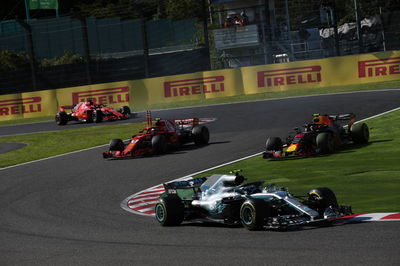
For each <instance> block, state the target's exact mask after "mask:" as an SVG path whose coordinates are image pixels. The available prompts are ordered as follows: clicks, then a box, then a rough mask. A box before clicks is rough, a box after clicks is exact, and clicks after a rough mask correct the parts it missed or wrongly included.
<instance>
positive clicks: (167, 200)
mask: <svg viewBox="0 0 400 266" xmlns="http://www.w3.org/2000/svg"><path fill="white" fill-rule="evenodd" d="M154 212H155V218H156V220H157V222H159V223H160V224H161V225H162V226H177V225H180V224H181V223H182V222H183V218H184V205H183V202H182V200H181V199H180V198H179V197H178V196H174V195H168V196H167V197H164V198H160V199H159V200H158V201H157V203H156V205H155V207H154Z"/></svg>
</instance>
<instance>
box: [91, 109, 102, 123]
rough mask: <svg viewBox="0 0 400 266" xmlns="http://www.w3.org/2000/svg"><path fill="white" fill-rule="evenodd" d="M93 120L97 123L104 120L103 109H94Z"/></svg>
mask: <svg viewBox="0 0 400 266" xmlns="http://www.w3.org/2000/svg"><path fill="white" fill-rule="evenodd" d="M92 120H93V122H95V123H100V122H102V121H103V112H102V111H101V110H94V111H93V113H92Z"/></svg>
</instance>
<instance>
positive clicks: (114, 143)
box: [110, 139, 125, 151]
mask: <svg viewBox="0 0 400 266" xmlns="http://www.w3.org/2000/svg"><path fill="white" fill-rule="evenodd" d="M124 148H125V146H124V142H123V141H122V139H112V140H111V141H110V151H123V150H124Z"/></svg>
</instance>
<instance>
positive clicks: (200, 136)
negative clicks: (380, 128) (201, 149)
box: [192, 126, 210, 145]
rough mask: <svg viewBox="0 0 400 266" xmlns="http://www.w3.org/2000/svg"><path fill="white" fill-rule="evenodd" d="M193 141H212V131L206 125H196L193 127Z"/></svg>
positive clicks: (197, 143) (201, 142)
mask: <svg viewBox="0 0 400 266" xmlns="http://www.w3.org/2000/svg"><path fill="white" fill-rule="evenodd" d="M192 135H193V141H194V143H195V144H196V145H206V144H208V142H209V141H210V132H209V131H208V128H207V127H206V126H196V127H194V128H193V129H192Z"/></svg>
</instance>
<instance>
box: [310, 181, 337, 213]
mask: <svg viewBox="0 0 400 266" xmlns="http://www.w3.org/2000/svg"><path fill="white" fill-rule="evenodd" d="M308 200H309V201H311V202H312V203H313V204H312V205H315V206H316V211H318V213H319V214H320V215H321V216H323V214H324V211H325V210H326V208H328V207H332V208H333V209H336V210H337V209H338V208H339V204H338V202H337V199H336V195H335V193H334V192H333V191H332V190H331V189H330V188H327V187H318V188H314V189H312V190H310V191H309V192H308Z"/></svg>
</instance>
